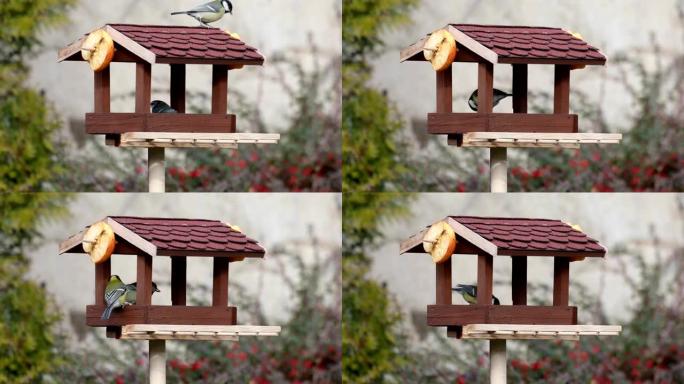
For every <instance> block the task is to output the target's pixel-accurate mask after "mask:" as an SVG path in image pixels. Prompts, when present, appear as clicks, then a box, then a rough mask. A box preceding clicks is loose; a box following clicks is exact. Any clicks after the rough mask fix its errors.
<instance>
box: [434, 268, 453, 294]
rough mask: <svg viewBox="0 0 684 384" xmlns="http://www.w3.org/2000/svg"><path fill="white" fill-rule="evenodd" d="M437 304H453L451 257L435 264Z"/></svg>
mask: <svg viewBox="0 0 684 384" xmlns="http://www.w3.org/2000/svg"><path fill="white" fill-rule="evenodd" d="M435 270H436V274H435V277H436V282H437V283H436V291H435V303H436V304H451V258H449V259H448V260H446V261H445V262H442V263H438V264H436V265H435Z"/></svg>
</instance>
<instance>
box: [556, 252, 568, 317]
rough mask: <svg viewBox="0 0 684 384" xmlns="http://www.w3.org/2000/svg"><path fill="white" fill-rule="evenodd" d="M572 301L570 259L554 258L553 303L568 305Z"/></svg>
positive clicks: (562, 305)
mask: <svg viewBox="0 0 684 384" xmlns="http://www.w3.org/2000/svg"><path fill="white" fill-rule="evenodd" d="M569 301H570V259H569V258H567V257H554V258H553V305H554V306H561V307H567V306H568V303H569Z"/></svg>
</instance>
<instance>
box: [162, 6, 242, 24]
mask: <svg viewBox="0 0 684 384" xmlns="http://www.w3.org/2000/svg"><path fill="white" fill-rule="evenodd" d="M226 13H230V14H231V15H232V14H233V3H231V2H230V1H229V0H220V1H218V0H217V1H210V2H208V3H206V4H202V5H198V6H196V7H195V8H193V9H191V10H189V11H181V12H173V13H171V15H188V16H190V17H192V18H194V19H195V20H197V21H199V22H200V24H201V25H202V26H204V27H207V28H209V25H208V24H207V23H213V22H215V21H219V20H221V18H222V17H223V15H225V14H226Z"/></svg>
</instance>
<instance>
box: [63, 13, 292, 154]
mask: <svg viewBox="0 0 684 384" xmlns="http://www.w3.org/2000/svg"><path fill="white" fill-rule="evenodd" d="M99 30H102V31H104V32H106V33H107V34H108V35H109V36H111V39H112V40H113V42H114V49H115V52H114V54H113V57H112V60H111V62H112V63H131V64H134V65H135V66H136V75H135V112H134V113H112V112H111V110H110V105H111V102H110V98H111V94H110V89H111V87H110V85H111V83H110V82H111V78H110V67H109V66H107V67H106V68H104V69H102V70H101V71H97V72H94V76H95V82H94V84H95V85H94V111H93V112H92V113H87V114H86V118H85V127H86V132H87V133H88V134H92V135H105V137H106V143H107V144H108V145H115V146H128V147H148V148H155V147H162V148H163V147H171V148H183V147H208V148H235V147H236V146H237V145H238V144H243V143H244V144H277V142H278V140H279V139H280V135H278V134H267V133H250V134H249V138H250V140H245V139H244V138H243V137H241V136H228V137H227V136H225V135H226V134H234V135H235V134H236V132H237V122H236V116H235V115H234V114H229V113H228V74H229V72H230V71H236V70H239V69H241V68H243V67H244V66H247V65H259V66H260V65H263V63H264V57H263V56H262V55H261V54H260V53H259V51H258V50H257V49H256V48H254V47H251V46H249V45H247V44H245V43H244V42H243V41H241V40H239V39H237V38H235V37H233V36H231V35H229V34H228V33H227V32H226V31H223V30H221V29H218V28H204V27H181V26H154V25H132V24H107V25H105V26H104V27H102V28H98V29H97V30H96V31H99ZM87 36H88V35H86V36H83V37H82V38H80V39H78V40H77V41H75V42H74V43H72V44H70V45H69V46H67V47H65V48H63V49H61V50H60V51H59V54H58V60H59V61H60V62H61V61H84V59H83V57H82V54H81V50H82V47H83V44H84V41H85V40H86V38H87ZM155 64H163V65H168V66H169V68H170V73H171V80H170V95H169V100H168V101H170V103H169V105H170V107H171V108H173V109H174V110H175V111H176V112H177V113H152V112H151V108H150V103H151V101H152V100H151V94H152V68H153V66H154V65H155ZM187 65H208V66H211V67H212V84H211V113H210V114H186V66H187ZM171 133H173V134H178V135H179V136H178V137H175V138H173V139H172V140H171V141H168V137H167V136H166V135H167V134H171ZM141 135H144V137H145V139H144V140H138V138H139V137H140V136H141Z"/></svg>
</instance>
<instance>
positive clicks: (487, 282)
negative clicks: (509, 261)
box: [477, 253, 494, 305]
mask: <svg viewBox="0 0 684 384" xmlns="http://www.w3.org/2000/svg"><path fill="white" fill-rule="evenodd" d="M493 276H494V258H493V257H492V255H490V254H487V253H479V254H478V255H477V303H478V304H484V305H492V286H493V282H494V279H493Z"/></svg>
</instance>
